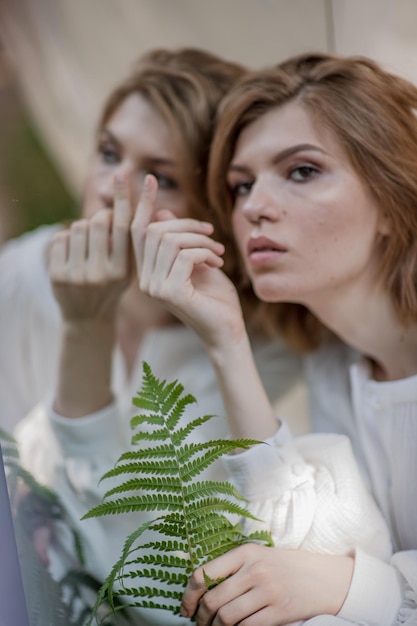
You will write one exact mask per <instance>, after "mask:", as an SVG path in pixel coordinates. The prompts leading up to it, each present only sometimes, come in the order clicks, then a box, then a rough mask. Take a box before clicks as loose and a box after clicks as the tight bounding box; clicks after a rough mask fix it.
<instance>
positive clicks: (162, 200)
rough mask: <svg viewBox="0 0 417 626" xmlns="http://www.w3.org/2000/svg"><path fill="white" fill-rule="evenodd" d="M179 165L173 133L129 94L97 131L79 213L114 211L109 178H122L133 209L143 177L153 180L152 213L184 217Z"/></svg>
mask: <svg viewBox="0 0 417 626" xmlns="http://www.w3.org/2000/svg"><path fill="white" fill-rule="evenodd" d="M179 171H180V167H179V164H178V157H177V151H176V146H175V144H174V139H173V137H172V133H171V132H170V130H169V128H168V126H167V124H166V123H165V122H164V120H163V119H162V118H161V117H160V115H159V114H158V113H157V112H156V111H155V110H154V109H153V108H152V106H151V105H150V104H149V103H148V101H147V100H146V99H145V98H144V97H142V96H141V95H139V94H137V93H133V94H131V95H129V96H128V97H127V98H126V99H125V100H124V101H123V102H122V103H121V105H120V106H119V107H118V109H116V111H115V112H114V113H113V115H112V116H111V117H110V119H109V120H108V122H107V123H106V124H105V126H104V128H103V129H102V130H101V132H100V134H99V137H98V141H97V147H96V151H95V154H94V158H93V162H92V166H91V169H90V172H89V177H88V180H87V185H86V190H85V196H84V206H83V215H84V216H85V217H90V216H91V215H93V214H94V213H96V212H97V211H98V210H99V209H101V208H110V209H111V208H113V178H114V176H115V175H116V174H127V175H128V177H129V180H130V186H131V197H132V205H133V207H135V206H136V204H137V202H138V199H139V196H140V192H141V189H142V185H143V181H144V178H145V176H146V174H148V173H152V174H154V176H156V178H157V180H158V185H159V189H158V195H157V203H156V210H159V209H170V210H171V211H173V212H174V213H175V214H176V215H177V216H178V217H183V216H187V215H188V213H189V208H188V203H187V198H186V196H185V192H184V190H183V188H182V186H181V183H180V179H179Z"/></svg>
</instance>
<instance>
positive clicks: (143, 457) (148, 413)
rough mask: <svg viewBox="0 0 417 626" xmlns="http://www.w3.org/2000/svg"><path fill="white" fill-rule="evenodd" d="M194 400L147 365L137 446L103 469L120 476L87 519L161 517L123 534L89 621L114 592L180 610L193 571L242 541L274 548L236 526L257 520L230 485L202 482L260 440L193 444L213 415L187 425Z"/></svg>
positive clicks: (132, 602) (265, 537)
mask: <svg viewBox="0 0 417 626" xmlns="http://www.w3.org/2000/svg"><path fill="white" fill-rule="evenodd" d="M195 402H196V400H195V398H194V397H193V396H191V395H190V394H186V393H185V391H184V387H183V385H181V383H179V382H178V381H174V382H169V383H168V382H166V381H164V380H162V381H161V380H158V379H157V378H156V377H155V376H154V374H153V373H152V370H151V368H150V366H149V365H148V364H147V363H145V362H144V363H143V380H142V386H141V389H140V391H139V392H138V394H137V396H135V398H134V399H133V404H134V406H136V407H137V408H138V409H140V413H139V414H138V415H137V416H135V417H133V418H132V420H131V426H132V430H133V434H132V450H129V451H128V452H125V453H124V454H122V455H121V457H120V458H119V460H118V461H117V463H116V465H115V466H114V468H112V469H110V470H109V471H108V472H106V473H105V474H104V476H103V477H102V480H107V479H112V483H113V485H114V483H115V479H117V480H116V482H117V484H116V486H112V488H111V489H109V490H108V491H107V492H106V494H105V496H104V500H103V502H102V503H101V504H99V505H98V506H95V507H94V508H92V509H91V510H90V511H88V513H87V514H86V515H85V516H84V518H83V519H88V518H91V517H100V516H103V515H119V514H122V513H131V512H137V511H151V512H154V513H159V514H158V515H156V516H155V517H154V519H152V520H151V521H147V522H145V523H144V524H142V525H141V526H139V528H138V529H137V530H136V531H135V532H133V533H132V534H131V535H129V537H128V538H127V539H126V541H125V544H124V547H123V551H122V554H121V556H120V558H119V559H118V561H117V562H116V563H115V565H114V566H113V568H112V569H111V571H110V573H109V575H108V577H107V578H106V580H105V582H104V584H103V586H102V588H101V589H100V593H99V595H98V598H97V603H96V606H95V608H94V612H93V615H92V617H91V619H90V622H89V624H91V623H92V620H93V617H94V614H96V613H97V611H98V609H99V607H100V604H101V603H102V602H104V601H105V600H107V602H108V604H109V605H110V607H112V609H113V610H116V609H117V607H116V606H115V598H116V597H117V596H120V597H122V598H123V599H124V601H125V602H126V603H127V605H128V606H130V607H143V608H155V609H166V610H169V611H171V612H172V613H173V614H174V615H178V614H179V608H180V603H181V598H182V594H183V591H184V588H185V586H186V583H187V581H188V579H189V576H190V575H191V573H192V571H193V569H195V568H196V567H198V566H199V565H202V564H204V563H206V562H207V561H209V560H211V559H212V558H215V557H216V556H219V555H221V554H224V553H225V552H227V551H228V550H230V549H232V548H235V547H237V546H239V545H242V544H244V543H248V542H251V541H253V542H260V543H262V544H265V545H272V540H271V536H270V534H269V533H266V532H257V533H253V534H251V535H245V534H244V532H243V530H242V526H241V525H240V523H236V521H235V520H236V516H237V517H238V518H251V519H255V520H256V519H257V518H256V517H255V516H253V515H252V514H251V513H250V511H248V510H247V508H246V506H245V505H244V504H243V503H245V498H243V496H242V495H241V494H240V493H239V492H238V491H237V489H236V488H235V487H234V486H233V485H232V484H231V483H228V482H226V481H222V482H218V481H211V480H198V479H197V477H198V476H199V475H201V473H202V472H203V471H204V470H205V469H207V468H208V467H209V466H210V465H211V464H212V463H214V462H215V461H216V460H217V459H219V458H220V457H221V456H223V455H225V454H228V453H230V452H233V451H235V450H238V449H248V448H250V447H252V446H253V445H258V444H260V443H261V442H259V441H257V440H254V439H238V440H226V439H216V440H211V441H206V442H204V443H193V442H192V441H191V442H188V441H187V438H188V437H190V435H192V434H193V433H194V431H195V430H196V429H198V428H199V427H200V426H201V425H202V424H205V423H206V422H208V421H209V420H211V419H212V418H213V417H214V416H213V415H204V416H202V417H198V418H196V419H193V420H192V421H190V422H188V423H187V422H185V423H184V420H182V418H183V416H184V414H185V410H186V408H187V406H189V405H190V404H193V403H195ZM125 477H127V479H125ZM232 520H234V521H232ZM218 582H220V581H210V585H211V586H213V585H215V584H218ZM135 583H136V584H135Z"/></svg>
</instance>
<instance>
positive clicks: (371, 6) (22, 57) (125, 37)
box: [0, 0, 417, 241]
mask: <svg viewBox="0 0 417 626" xmlns="http://www.w3.org/2000/svg"><path fill="white" fill-rule="evenodd" d="M0 43H1V46H2V48H0V138H1V150H0V152H1V156H0V241H1V240H2V239H6V238H8V237H10V236H13V235H15V234H18V233H19V232H22V231H23V230H25V229H28V228H32V227H34V226H36V224H37V223H45V222H49V221H54V220H55V219H62V217H65V216H69V215H72V214H74V212H75V211H76V208H75V207H76V203H77V199H78V198H79V195H80V193H81V189H82V185H83V176H84V172H85V169H86V163H87V160H88V158H89V155H90V151H91V148H92V136H93V133H94V124H95V122H96V118H97V115H98V111H99V109H100V106H101V103H102V101H103V99H104V97H105V96H106V95H107V92H108V91H109V90H110V89H111V88H112V87H113V85H114V84H115V82H117V81H118V80H120V78H121V77H122V76H123V75H125V74H126V72H127V70H128V68H129V66H130V65H131V64H132V63H133V61H134V60H135V59H136V58H137V57H138V56H139V55H140V54H141V53H142V52H144V51H145V50H146V49H148V48H151V47H155V46H170V47H173V46H183V45H194V46H200V47H203V48H207V49H210V50H213V51H215V52H218V53H220V54H222V55H224V56H226V57H228V58H229V59H232V60H237V61H242V62H244V63H246V64H248V65H250V66H252V67H260V66H262V65H265V64H269V63H274V62H277V61H279V60H281V59H282V58H284V57H286V56H288V55H291V54H294V53H297V52H302V51H306V50H328V51H336V52H341V53H343V54H366V55H368V56H371V57H373V58H375V59H376V60H378V61H380V62H382V63H383V64H384V65H386V66H387V67H388V68H389V69H391V70H394V71H396V72H398V73H400V74H402V75H404V76H407V77H408V78H410V79H411V80H414V81H415V82H417V62H416V61H417V2H416V0H396V1H395V2H394V1H393V0H210V1H209V2H208V1H207V0H87V1H86V0H0ZM25 172H29V174H28V173H25ZM2 181H3V183H2Z"/></svg>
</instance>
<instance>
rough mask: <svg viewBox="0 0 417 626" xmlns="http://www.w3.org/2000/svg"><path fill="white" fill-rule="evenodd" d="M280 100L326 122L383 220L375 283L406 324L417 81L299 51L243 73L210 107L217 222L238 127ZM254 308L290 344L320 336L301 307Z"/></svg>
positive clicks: (414, 256)
mask: <svg viewBox="0 0 417 626" xmlns="http://www.w3.org/2000/svg"><path fill="white" fill-rule="evenodd" d="M290 101H296V102H297V103H299V104H301V105H302V106H303V107H305V109H306V111H308V112H309V113H310V114H311V115H312V117H313V119H314V121H315V123H316V124H319V125H322V126H325V127H326V128H328V129H330V131H331V132H332V133H333V136H334V137H335V138H336V139H337V141H338V142H339V144H340V145H341V147H342V149H343V150H344V152H345V154H346V155H347V157H348V158H349V160H350V162H351V164H352V166H353V168H354V169H355V171H356V173H357V175H358V176H359V178H360V179H361V180H362V181H363V183H364V184H365V186H366V188H367V189H368V190H369V191H370V193H371V195H372V196H373V198H374V199H375V201H376V205H377V207H378V209H379V211H380V212H381V214H382V215H384V217H385V218H386V219H388V222H389V224H390V234H389V236H387V237H385V238H384V239H383V241H382V242H380V243H379V245H380V248H381V251H380V252H381V253H380V267H379V271H380V276H381V280H382V281H383V285H384V287H385V289H386V290H387V292H388V294H389V296H390V298H391V301H392V303H393V306H394V308H395V311H396V313H397V315H398V318H399V319H400V321H401V322H402V323H404V324H407V323H410V322H413V321H415V320H416V319H417V117H416V115H415V113H416V108H417V87H416V86H414V85H413V84H412V83H410V82H408V81H407V80H405V79H403V78H400V77H399V76H396V75H393V74H390V73H388V72H386V71H385V70H384V69H383V68H382V67H381V66H379V65H378V64H377V63H375V62H373V61H372V60H370V59H368V58H364V57H341V56H336V55H331V54H322V53H314V54H312V53H309V54H303V55H299V56H296V57H292V58H290V59H288V60H286V61H284V62H282V63H280V64H279V65H277V66H275V67H272V68H268V69H265V70H259V71H255V72H251V73H250V74H249V75H248V76H246V77H244V78H242V79H241V80H240V81H239V82H238V83H237V84H236V85H235V87H234V88H233V89H232V90H231V91H230V92H229V94H228V95H227V96H226V97H225V99H224V101H223V104H222V106H221V109H220V110H219V118H218V123H217V128H216V132H215V136H214V139H213V142H212V150H211V156H210V164H209V174H208V187H209V196H210V200H211V203H212V206H213V207H214V208H215V210H216V211H217V212H218V213H219V216H220V217H221V219H222V222H223V228H224V229H225V230H230V229H231V213H232V211H233V199H232V197H231V193H230V190H229V189H228V187H227V183H226V174H227V171H228V167H229V165H230V162H231V160H232V157H233V153H234V149H235V145H236V141H237V139H238V137H239V134H240V132H241V131H242V130H243V129H244V128H245V127H247V126H248V125H249V124H251V123H252V122H254V121H255V120H257V119H259V118H260V117H261V116H262V115H264V114H265V113H266V112H267V111H269V110H271V109H272V108H274V107H279V106H281V105H283V104H285V103H287V102H290ZM241 272H243V270H241ZM253 306H255V305H254V304H253ZM257 308H258V314H259V319H260V321H261V323H262V324H264V325H267V326H269V327H270V328H273V329H279V330H280V331H281V332H283V333H284V334H285V335H286V336H287V338H289V339H290V340H291V341H292V343H293V344H295V345H297V346H298V347H301V348H312V347H315V346H317V345H318V343H319V342H320V340H321V338H322V335H323V330H324V329H323V327H322V326H321V324H320V322H319V321H318V320H317V319H316V318H315V316H314V315H313V314H312V313H311V312H310V311H309V310H308V309H306V308H305V307H303V306H302V305H299V304H288V303H286V304H279V305H277V304H275V305H271V304H264V305H263V306H261V305H259V306H258V307H257Z"/></svg>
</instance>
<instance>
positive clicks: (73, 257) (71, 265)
mask: <svg viewBox="0 0 417 626" xmlns="http://www.w3.org/2000/svg"><path fill="white" fill-rule="evenodd" d="M87 244H88V221H87V220H78V221H76V222H74V223H73V224H71V227H70V240H69V252H68V269H67V276H68V279H69V280H70V281H71V282H72V283H76V284H81V283H83V282H84V279H85V274H86V269H85V259H86V256H87V251H88V245H87Z"/></svg>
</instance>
